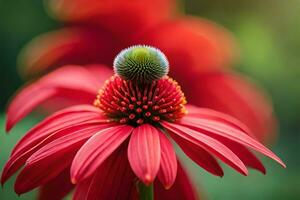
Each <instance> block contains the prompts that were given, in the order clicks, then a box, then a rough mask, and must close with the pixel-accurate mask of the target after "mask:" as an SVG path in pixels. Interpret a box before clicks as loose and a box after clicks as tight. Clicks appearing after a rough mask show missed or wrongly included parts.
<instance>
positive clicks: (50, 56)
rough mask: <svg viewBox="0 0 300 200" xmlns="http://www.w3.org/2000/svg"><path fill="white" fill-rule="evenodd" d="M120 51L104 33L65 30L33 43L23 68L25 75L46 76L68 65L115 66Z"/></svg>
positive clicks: (23, 57) (23, 59)
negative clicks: (43, 74) (94, 64)
mask: <svg viewBox="0 0 300 200" xmlns="http://www.w3.org/2000/svg"><path fill="white" fill-rule="evenodd" d="M118 49H119V48H117V46H116V42H115V39H114V38H112V36H111V34H109V33H107V32H105V31H103V30H100V29H97V30H95V29H90V28H88V27H77V28H65V29H62V30H58V31H54V32H50V33H46V34H44V35H41V36H39V37H37V38H35V39H34V40H32V41H31V42H30V43H29V44H28V45H27V46H26V47H25V49H24V50H23V52H22V54H21V55H20V59H19V60H20V63H19V65H20V69H21V72H22V74H23V75H25V76H32V75H36V74H40V73H45V72H46V71H48V70H49V69H53V68H56V67H61V66H63V65H68V64H80V65H82V64H91V63H103V64H107V65H111V62H112V60H113V58H114V56H115V54H116V53H117V52H118Z"/></svg>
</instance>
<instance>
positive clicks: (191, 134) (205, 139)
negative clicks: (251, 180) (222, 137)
mask: <svg viewBox="0 0 300 200" xmlns="http://www.w3.org/2000/svg"><path fill="white" fill-rule="evenodd" d="M162 125H163V126H164V127H165V128H167V129H168V130H169V131H170V132H171V136H172V137H173V134H176V135H178V136H179V137H178V138H180V139H182V140H187V141H189V142H191V143H194V144H195V145H198V146H200V147H201V148H204V149H205V150H207V151H208V152H210V153H212V154H215V155H216V156H217V157H218V158H220V159H221V160H222V161H223V162H225V163H226V164H228V165H229V166H231V167H232V168H234V169H235V170H237V171H238V172H240V173H241V174H243V175H248V170H247V168H246V167H245V165H244V164H243V162H242V161H241V160H240V159H239V158H238V157H237V156H236V155H235V154H234V153H233V152H232V151H231V150H230V149H229V148H228V147H226V146H225V145H223V144H222V143H221V142H219V141H218V140H216V139H214V138H212V137H209V136H207V135H205V134H203V133H200V132H198V131H194V130H192V129H189V128H187V127H184V126H182V125H178V124H173V123H169V122H163V123H162Z"/></svg>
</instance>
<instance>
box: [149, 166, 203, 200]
mask: <svg viewBox="0 0 300 200" xmlns="http://www.w3.org/2000/svg"><path fill="white" fill-rule="evenodd" d="M154 199H155V200H166V199H188V200H198V199H199V198H198V195H197V191H196V189H195V187H194V186H193V184H192V181H191V180H190V179H189V177H188V174H187V172H185V170H184V168H183V167H182V165H181V164H180V163H179V162H178V170H177V176H176V180H175V183H174V184H173V186H172V187H171V188H170V189H168V190H166V189H165V188H164V187H163V186H162V185H161V183H160V182H159V181H155V184H154Z"/></svg>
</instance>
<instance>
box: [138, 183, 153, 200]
mask: <svg viewBox="0 0 300 200" xmlns="http://www.w3.org/2000/svg"><path fill="white" fill-rule="evenodd" d="M139 191H140V200H153V199H154V198H153V184H151V185H149V186H146V185H144V184H143V183H142V182H140V184H139Z"/></svg>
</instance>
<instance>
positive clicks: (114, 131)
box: [71, 125, 133, 183]
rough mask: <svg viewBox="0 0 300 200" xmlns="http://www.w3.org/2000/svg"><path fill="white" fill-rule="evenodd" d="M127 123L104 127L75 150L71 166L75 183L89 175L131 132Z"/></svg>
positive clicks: (131, 128)
mask: <svg viewBox="0 0 300 200" xmlns="http://www.w3.org/2000/svg"><path fill="white" fill-rule="evenodd" d="M132 130H133V127H131V126H128V125H121V126H115V127H111V128H107V129H104V130H102V131H100V132H98V133H97V134H95V135H94V136H93V137H91V138H90V139H89V140H88V141H87V142H86V143H85V144H84V145H83V146H82V147H81V148H80V150H79V151H78V152H77V154H76V156H75V158H74V160H73V162H72V167H71V178H72V182H73V183H77V182H78V181H80V180H83V179H85V178H87V177H89V176H90V175H92V174H93V173H94V172H95V171H96V170H97V168H98V167H99V166H100V165H101V164H102V163H103V162H104V161H105V160H106V159H107V157H108V156H110V155H111V154H112V153H113V152H114V151H115V150H116V149H117V148H118V147H119V146H120V145H121V144H122V143H123V142H124V141H125V140H126V139H127V138H128V137H129V135H130V134H131V132H132Z"/></svg>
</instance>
